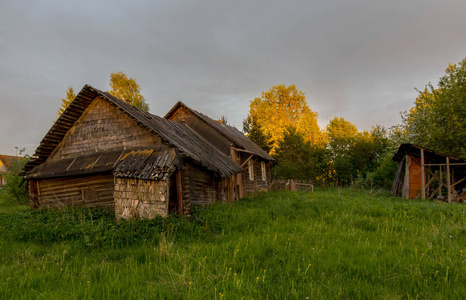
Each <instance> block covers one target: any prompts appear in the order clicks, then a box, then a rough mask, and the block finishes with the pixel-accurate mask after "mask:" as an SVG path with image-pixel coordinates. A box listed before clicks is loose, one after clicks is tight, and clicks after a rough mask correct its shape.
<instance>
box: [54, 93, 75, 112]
mask: <svg viewBox="0 0 466 300" xmlns="http://www.w3.org/2000/svg"><path fill="white" fill-rule="evenodd" d="M74 98H76V93H75V92H74V89H73V87H72V86H71V85H70V86H69V87H68V89H67V90H66V97H65V98H62V99H61V106H60V108H59V109H58V110H57V114H58V117H60V116H61V114H62V113H63V112H64V111H65V109H66V108H67V107H68V105H70V103H71V101H73V99H74Z"/></svg>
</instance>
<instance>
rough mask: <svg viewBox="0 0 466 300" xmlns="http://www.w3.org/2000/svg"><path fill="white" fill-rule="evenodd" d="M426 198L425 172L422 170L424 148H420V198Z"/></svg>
mask: <svg viewBox="0 0 466 300" xmlns="http://www.w3.org/2000/svg"><path fill="white" fill-rule="evenodd" d="M425 198H426V174H425V171H424V149H421V199H425Z"/></svg>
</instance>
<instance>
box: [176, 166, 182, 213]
mask: <svg viewBox="0 0 466 300" xmlns="http://www.w3.org/2000/svg"><path fill="white" fill-rule="evenodd" d="M175 181H176V198H177V200H178V213H179V215H180V216H182V215H183V212H184V209H183V186H182V182H181V170H180V169H178V170H177V171H176V180H175Z"/></svg>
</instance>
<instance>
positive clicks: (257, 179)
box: [244, 160, 270, 195]
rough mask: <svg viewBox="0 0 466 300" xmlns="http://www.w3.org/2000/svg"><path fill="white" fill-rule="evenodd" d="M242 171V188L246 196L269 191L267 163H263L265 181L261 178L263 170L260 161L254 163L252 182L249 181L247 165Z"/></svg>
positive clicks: (268, 166) (268, 167)
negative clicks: (243, 182) (243, 187)
mask: <svg viewBox="0 0 466 300" xmlns="http://www.w3.org/2000/svg"><path fill="white" fill-rule="evenodd" d="M253 161H254V160H253ZM244 169H245V172H244V181H245V184H244V186H245V192H246V194H247V195H251V194H253V193H254V192H259V191H268V190H270V164H269V163H268V162H266V163H265V180H263V178H262V173H263V171H264V170H263V168H262V166H261V161H260V160H256V161H254V180H250V176H249V168H248V167H247V164H246V165H245V166H244Z"/></svg>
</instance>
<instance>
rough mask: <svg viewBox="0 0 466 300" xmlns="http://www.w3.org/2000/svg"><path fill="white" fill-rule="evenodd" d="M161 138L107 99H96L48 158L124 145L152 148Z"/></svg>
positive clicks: (60, 157) (107, 149) (76, 154)
mask: <svg viewBox="0 0 466 300" xmlns="http://www.w3.org/2000/svg"><path fill="white" fill-rule="evenodd" d="M160 143H161V141H160V139H159V138H158V137H157V136H155V135H153V134H151V133H150V132H148V131H147V130H146V129H144V128H142V127H140V126H138V124H137V123H136V121H134V120H132V119H131V118H129V117H128V116H127V115H126V114H125V113H123V112H122V111H120V110H119V109H118V108H116V107H115V106H113V105H111V104H110V103H108V102H107V101H105V100H103V99H100V98H96V99H95V100H94V101H93V102H92V103H91V104H90V105H89V107H88V108H87V109H86V110H85V111H84V113H83V115H82V116H81V117H80V118H79V120H78V121H77V122H76V123H75V125H74V126H73V127H72V128H71V129H70V130H69V131H68V132H67V134H66V135H65V137H64V139H63V140H62V142H61V143H60V144H59V145H58V147H57V150H55V151H54V153H52V155H51V157H50V158H49V160H59V159H62V158H68V157H75V156H79V155H86V154H91V153H96V152H101V151H109V150H119V149H123V148H124V147H126V148H136V147H137V148H152V147H154V145H157V144H160Z"/></svg>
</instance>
